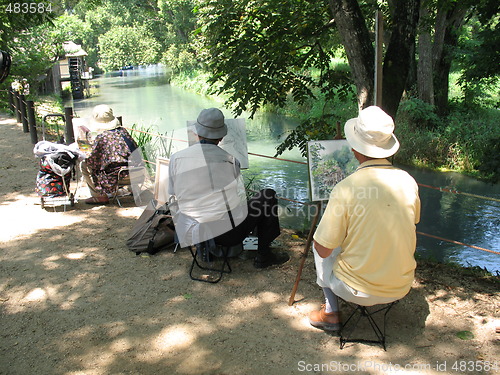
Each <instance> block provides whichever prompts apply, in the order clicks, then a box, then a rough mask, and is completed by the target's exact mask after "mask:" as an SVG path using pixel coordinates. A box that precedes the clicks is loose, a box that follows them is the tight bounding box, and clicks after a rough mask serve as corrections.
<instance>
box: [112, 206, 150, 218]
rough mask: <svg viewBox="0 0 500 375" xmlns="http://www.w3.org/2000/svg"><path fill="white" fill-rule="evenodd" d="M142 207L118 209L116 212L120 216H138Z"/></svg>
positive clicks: (142, 209)
mask: <svg viewBox="0 0 500 375" xmlns="http://www.w3.org/2000/svg"><path fill="white" fill-rule="evenodd" d="M144 209H145V207H130V208H125V209H122V210H120V211H119V212H118V213H117V214H118V215H120V216H122V217H139V216H141V214H142V212H143V211H144Z"/></svg>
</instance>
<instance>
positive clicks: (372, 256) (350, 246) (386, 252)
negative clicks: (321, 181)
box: [314, 159, 420, 297]
mask: <svg viewBox="0 0 500 375" xmlns="http://www.w3.org/2000/svg"><path fill="white" fill-rule="evenodd" d="M419 220H420V199H419V196H418V186H417V183H416V182H415V180H414V179H413V177H411V176H410V175H409V174H408V173H407V172H405V171H403V170H401V169H398V168H395V167H393V166H392V165H391V163H390V162H389V161H388V160H386V159H375V160H369V161H367V162H364V163H363V164H361V165H360V166H359V167H358V169H357V170H356V171H355V172H354V173H353V174H351V175H350V176H348V177H347V178H345V179H344V180H342V181H341V182H339V183H338V184H337V185H336V186H335V187H334V189H333V190H332V192H331V194H330V199H329V201H328V205H327V207H326V209H325V212H324V214H323V217H322V218H321V221H320V223H319V225H318V228H317V229H316V232H315V234H314V239H315V241H316V242H318V243H319V244H320V245H322V246H324V247H326V248H329V249H334V248H337V247H339V246H340V247H341V252H340V254H339V256H338V257H337V260H336V261H335V264H334V266H333V272H334V274H335V276H336V277H337V278H338V279H340V280H342V281H344V282H345V283H346V284H347V285H349V286H351V287H352V288H354V289H356V290H359V291H361V292H364V293H368V294H371V295H374V296H381V297H403V296H405V295H406V294H407V293H408V292H409V290H410V287H411V284H412V282H413V278H414V273H415V267H416V262H415V258H414V252H415V247H416V233H415V225H416V224H417V223H418V222H419Z"/></svg>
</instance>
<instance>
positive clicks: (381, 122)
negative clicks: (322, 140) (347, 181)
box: [344, 106, 399, 158]
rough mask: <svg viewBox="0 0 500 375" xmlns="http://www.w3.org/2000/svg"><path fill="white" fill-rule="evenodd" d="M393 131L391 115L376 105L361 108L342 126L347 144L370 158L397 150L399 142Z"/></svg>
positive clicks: (379, 156)
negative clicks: (357, 113)
mask: <svg viewBox="0 0 500 375" xmlns="http://www.w3.org/2000/svg"><path fill="white" fill-rule="evenodd" d="M393 131H394V121H393V120H392V117H391V116H389V115H388V114H387V113H385V112H384V111H383V110H382V109H380V108H379V107H377V106H371V107H367V108H365V109H363V110H362V111H361V112H360V113H359V116H358V117H356V118H352V119H350V120H348V121H347V122H346V123H345V126H344V133H345V137H346V138H347V142H349V145H350V146H351V147H352V148H353V149H355V150H356V151H357V152H359V153H360V154H363V155H365V156H368V157H370V158H387V157H389V156H391V155H394V154H395V153H396V151H398V149H399V142H398V140H397V138H396V136H395V135H394V134H393Z"/></svg>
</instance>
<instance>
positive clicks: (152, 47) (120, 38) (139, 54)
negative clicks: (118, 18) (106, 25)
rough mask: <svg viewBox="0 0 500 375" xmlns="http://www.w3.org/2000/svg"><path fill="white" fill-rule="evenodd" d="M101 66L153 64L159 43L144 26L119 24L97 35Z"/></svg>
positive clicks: (110, 68) (116, 66) (110, 67)
mask: <svg viewBox="0 0 500 375" xmlns="http://www.w3.org/2000/svg"><path fill="white" fill-rule="evenodd" d="M99 47H100V55H101V60H102V67H103V68H104V69H106V70H117V69H120V68H121V67H122V66H126V65H146V64H154V63H155V62H156V61H157V55H158V49H159V47H160V46H159V44H158V42H157V41H156V40H155V39H154V38H153V37H151V36H150V35H149V33H148V30H147V29H146V28H145V27H144V26H138V25H136V26H120V27H115V28H112V29H111V30H109V31H108V32H107V33H106V34H104V35H102V36H101V37H99Z"/></svg>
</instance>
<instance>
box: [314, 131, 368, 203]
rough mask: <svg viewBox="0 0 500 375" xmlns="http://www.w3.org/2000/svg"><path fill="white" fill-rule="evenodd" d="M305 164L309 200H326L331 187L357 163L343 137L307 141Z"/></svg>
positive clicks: (350, 171)
mask: <svg viewBox="0 0 500 375" xmlns="http://www.w3.org/2000/svg"><path fill="white" fill-rule="evenodd" d="M307 164H308V168H309V198H310V199H311V201H325V200H328V198H329V197H330V192H331V191H332V189H333V187H334V186H335V185H336V184H337V183H338V182H340V181H341V180H343V179H344V178H346V177H347V176H348V175H349V174H351V173H352V172H354V171H355V170H356V168H357V167H358V165H359V163H358V161H357V160H356V158H355V157H354V153H353V152H352V151H351V147H350V146H349V144H348V143H347V141H346V140H345V139H335V140H322V141H321V140H320V141H309V142H307Z"/></svg>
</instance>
